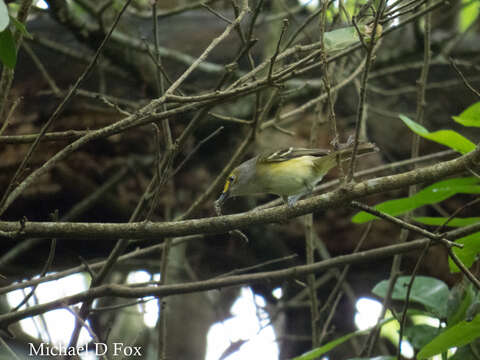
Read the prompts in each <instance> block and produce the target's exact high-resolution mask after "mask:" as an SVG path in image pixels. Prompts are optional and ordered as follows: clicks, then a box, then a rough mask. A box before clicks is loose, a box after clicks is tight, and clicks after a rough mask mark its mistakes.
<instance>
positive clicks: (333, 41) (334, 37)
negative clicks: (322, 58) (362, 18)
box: [323, 26, 359, 53]
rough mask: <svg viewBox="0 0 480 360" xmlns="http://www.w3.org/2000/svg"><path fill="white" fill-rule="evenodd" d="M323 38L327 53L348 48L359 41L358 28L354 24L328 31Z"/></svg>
mask: <svg viewBox="0 0 480 360" xmlns="http://www.w3.org/2000/svg"><path fill="white" fill-rule="evenodd" d="M323 39H324V41H325V50H326V51H327V53H331V52H332V51H339V50H343V49H346V48H347V47H349V46H350V45H353V44H355V43H357V42H358V41H359V38H358V34H357V30H355V27H353V26H349V27H344V28H341V29H337V30H333V31H329V32H326V33H325V34H324V35H323Z"/></svg>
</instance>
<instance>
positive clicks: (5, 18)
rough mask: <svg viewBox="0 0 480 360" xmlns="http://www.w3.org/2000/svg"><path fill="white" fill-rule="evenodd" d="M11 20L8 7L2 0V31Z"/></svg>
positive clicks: (0, 18)
mask: <svg viewBox="0 0 480 360" xmlns="http://www.w3.org/2000/svg"><path fill="white" fill-rule="evenodd" d="M9 22H10V17H9V16H8V8H7V5H5V2H4V1H3V0H0V32H2V31H3V30H5V29H6V28H7V26H8V24H9Z"/></svg>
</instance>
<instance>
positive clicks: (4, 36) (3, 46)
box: [0, 0, 17, 69]
mask: <svg viewBox="0 0 480 360" xmlns="http://www.w3.org/2000/svg"><path fill="white" fill-rule="evenodd" d="M0 1H1V0H0ZM0 61H1V62H2V63H4V64H5V66H7V67H9V68H10V69H13V68H14V67H15V64H16V63H17V49H16V48H15V41H14V40H13V36H12V33H11V32H10V29H5V30H4V31H2V32H0Z"/></svg>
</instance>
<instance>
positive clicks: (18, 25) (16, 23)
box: [10, 17, 33, 39]
mask: <svg viewBox="0 0 480 360" xmlns="http://www.w3.org/2000/svg"><path fill="white" fill-rule="evenodd" d="M10 19H11V20H12V24H13V25H14V26H15V27H16V28H17V30H18V31H20V32H21V33H22V35H23V36H25V37H26V38H29V39H33V36H32V34H30V33H29V32H28V31H27V28H26V27H25V25H24V24H22V23H21V22H20V21H18V20H17V19H15V18H14V17H11V18H10Z"/></svg>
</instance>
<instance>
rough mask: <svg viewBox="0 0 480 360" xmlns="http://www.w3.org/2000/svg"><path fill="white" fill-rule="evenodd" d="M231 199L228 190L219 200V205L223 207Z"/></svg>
mask: <svg viewBox="0 0 480 360" xmlns="http://www.w3.org/2000/svg"><path fill="white" fill-rule="evenodd" d="M229 197H230V192H229V191H228V190H226V191H223V192H222V194H221V195H220V197H219V198H218V199H217V201H216V202H217V204H219V205H223V203H224V202H225V201H226V200H227V199H228V198H229Z"/></svg>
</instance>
